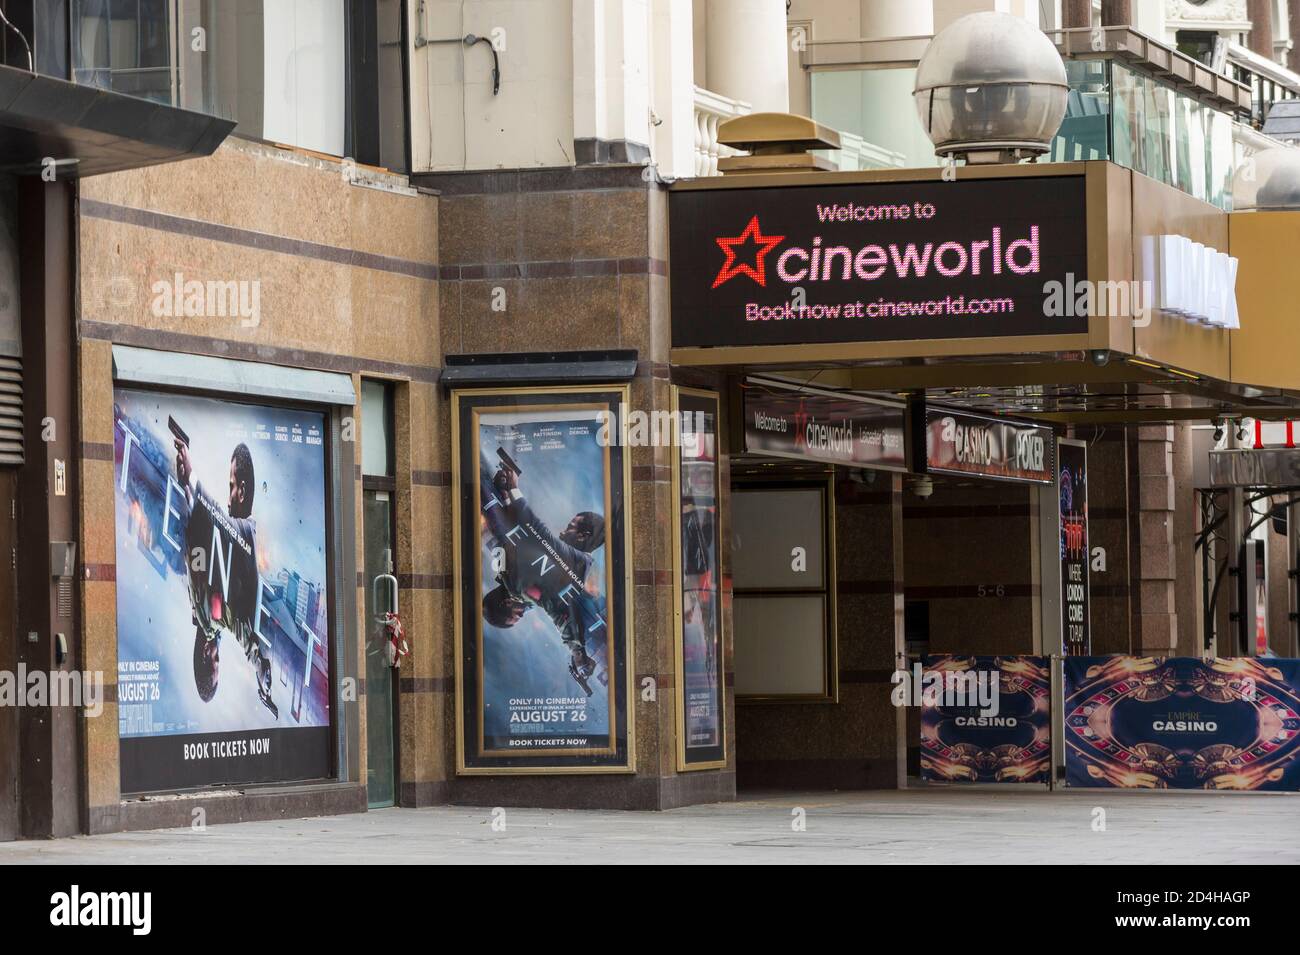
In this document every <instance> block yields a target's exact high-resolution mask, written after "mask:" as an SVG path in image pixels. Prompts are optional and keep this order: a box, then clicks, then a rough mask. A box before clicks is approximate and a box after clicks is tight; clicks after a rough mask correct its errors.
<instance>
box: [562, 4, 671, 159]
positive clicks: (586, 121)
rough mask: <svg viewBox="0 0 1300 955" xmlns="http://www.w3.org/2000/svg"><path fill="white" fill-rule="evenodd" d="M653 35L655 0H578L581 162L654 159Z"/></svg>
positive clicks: (577, 143)
mask: <svg viewBox="0 0 1300 955" xmlns="http://www.w3.org/2000/svg"><path fill="white" fill-rule="evenodd" d="M652 35H653V30H652V28H651V17H650V2H649V0H574V3H573V140H574V158H575V160H576V162H577V164H578V165H580V166H581V165H587V164H591V163H603V162H634V163H635V162H644V161H645V160H646V159H647V158H649V155H650V85H651V70H652V67H651V37H652Z"/></svg>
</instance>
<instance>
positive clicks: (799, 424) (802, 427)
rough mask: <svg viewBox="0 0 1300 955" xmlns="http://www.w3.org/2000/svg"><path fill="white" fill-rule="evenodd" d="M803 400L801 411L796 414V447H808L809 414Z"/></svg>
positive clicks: (800, 401) (800, 402) (801, 400)
mask: <svg viewBox="0 0 1300 955" xmlns="http://www.w3.org/2000/svg"><path fill="white" fill-rule="evenodd" d="M803 405H804V402H803V399H802V398H800V399H799V410H798V411H796V412H795V413H794V446H795V448H796V449H797V448H799V447H801V446H802V447H805V448H806V447H807V446H808V412H807V411H805V410H804V406H803Z"/></svg>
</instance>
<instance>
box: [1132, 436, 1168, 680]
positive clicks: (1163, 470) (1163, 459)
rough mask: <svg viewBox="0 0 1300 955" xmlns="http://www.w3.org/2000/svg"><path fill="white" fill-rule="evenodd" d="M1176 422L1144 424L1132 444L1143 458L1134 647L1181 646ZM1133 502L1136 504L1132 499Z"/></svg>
mask: <svg viewBox="0 0 1300 955" xmlns="http://www.w3.org/2000/svg"><path fill="white" fill-rule="evenodd" d="M1173 444H1174V428H1173V426H1172V425H1163V424H1160V425H1142V426H1140V427H1138V428H1137V429H1136V434H1135V435H1133V436H1132V442H1131V444H1130V450H1131V451H1132V453H1133V455H1134V458H1135V460H1136V462H1137V467H1136V468H1135V469H1134V470H1133V477H1132V480H1133V481H1134V482H1135V483H1136V493H1135V494H1131V495H1130V501H1131V502H1132V501H1136V504H1137V519H1136V521H1134V522H1133V525H1131V526H1132V528H1133V531H1134V532H1135V536H1136V551H1137V558H1138V559H1137V563H1136V565H1135V566H1134V568H1133V584H1134V590H1135V597H1136V599H1135V600H1134V601H1133V610H1134V613H1135V620H1134V626H1133V651H1134V652H1135V653H1143V654H1162V655H1170V654H1172V653H1174V652H1175V650H1176V648H1177V646H1178V614H1177V612H1176V610H1175V604H1174V592H1175V581H1176V579H1177V573H1176V554H1175V551H1174V461H1173ZM1130 506H1131V505H1130Z"/></svg>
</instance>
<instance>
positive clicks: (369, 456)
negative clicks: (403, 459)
mask: <svg viewBox="0 0 1300 955" xmlns="http://www.w3.org/2000/svg"><path fill="white" fill-rule="evenodd" d="M392 409H393V389H392V386H391V385H389V384H387V383H386V382H382V381H372V380H370V379H363V380H362V382H361V473H362V474H373V475H380V476H391V475H392V474H393V410H392Z"/></svg>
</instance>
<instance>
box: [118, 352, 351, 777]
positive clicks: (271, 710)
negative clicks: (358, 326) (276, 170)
mask: <svg viewBox="0 0 1300 955" xmlns="http://www.w3.org/2000/svg"><path fill="white" fill-rule="evenodd" d="M136 352H137V353H141V354H143V353H144V350H136ZM153 355H154V356H155V357H153V358H152V359H146V361H152V362H153V363H154V364H161V363H172V364H176V365H177V366H178V370H179V366H181V365H184V363H185V362H186V361H187V360H189V359H191V358H192V357H193V356H180V355H167V356H165V357H164V353H153ZM123 357H127V356H124V355H123V354H119V351H118V350H115V353H114V358H115V362H118V361H120V360H121V359H122V358H123ZM207 361H213V362H218V361H220V360H216V359H212V360H207ZM232 364H234V363H232ZM239 364H241V365H251V364H252V363H239ZM267 367H268V368H269V366H267ZM119 369H120V366H119ZM291 371H294V370H290V369H275V370H274V371H273V372H270V374H274V375H278V376H285V375H288V374H289V373H290V372H291ZM307 374H310V373H307ZM339 377H342V376H339ZM347 392H348V395H351V385H350V383H348V385H347ZM343 400H345V401H346V400H354V399H353V398H344V399H343ZM113 417H114V478H115V480H114V509H115V510H114V525H115V533H116V587H117V665H118V677H117V683H118V718H119V740H120V743H119V745H120V750H119V752H120V767H121V791H122V792H124V793H142V792H157V791H171V790H179V789H190V788H195V787H200V786H214V785H235V784H246V783H269V782H287V781H295V780H309V779H326V778H330V777H333V776H336V775H337V771H336V766H335V756H336V747H335V732H334V728H335V710H336V707H335V706H334V696H335V694H334V685H335V683H334V673H333V663H334V659H335V653H334V645H333V635H334V633H335V628H334V627H333V626H332V619H333V614H334V612H335V606H334V603H335V602H334V599H333V597H334V595H335V593H336V591H335V589H334V582H333V572H334V569H333V566H332V563H333V562H332V561H331V559H330V555H331V554H332V553H333V550H332V535H333V518H334V511H333V508H334V506H335V504H334V500H333V497H334V495H332V494H331V488H332V483H331V478H330V475H331V474H332V470H331V468H332V464H331V457H332V455H333V454H334V453H335V452H334V450H332V449H333V447H334V437H335V435H336V433H337V428H336V424H335V421H334V420H333V416H332V414H331V412H330V410H329V409H328V408H324V407H318V406H305V405H299V404H290V403H286V402H281V401H278V400H275V399H274V398H269V399H266V400H261V399H259V400H257V401H250V400H232V399H231V398H228V397H209V396H206V395H199V394H192V393H178V392H173V391H166V390H159V389H158V388H156V387H147V386H143V387H142V386H137V385H135V384H132V383H129V382H121V381H119V383H118V385H117V386H116V387H115V388H114V391H113Z"/></svg>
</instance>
